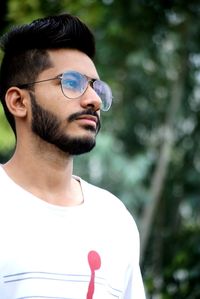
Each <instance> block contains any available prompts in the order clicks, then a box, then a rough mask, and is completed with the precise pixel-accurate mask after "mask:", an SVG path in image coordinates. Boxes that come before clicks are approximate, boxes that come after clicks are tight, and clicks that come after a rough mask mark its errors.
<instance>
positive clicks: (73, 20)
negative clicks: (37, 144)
mask: <svg viewBox="0 0 200 299" xmlns="http://www.w3.org/2000/svg"><path fill="white" fill-rule="evenodd" d="M0 46H1V49H2V50H3V51H4V57H3V59H2V63H1V68H0V98H1V102H2V105H3V108H4V111H5V115H6V117H7V120H8V122H9V124H10V126H11V128H12V129H13V131H14V133H15V134H16V129H15V120H14V117H13V115H12V114H11V113H10V112H9V110H8V108H7V105H6V103H5V94H6V91H7V89H8V88H9V87H11V86H17V85H18V84H21V83H27V82H32V81H34V80H35V79H36V77H37V76H38V75H39V73H40V72H42V71H43V70H45V69H48V68H49V67H51V61H50V59H49V55H48V52H47V51H48V50H52V49H63V48H64V49H77V50H79V51H81V52H83V53H85V54H86V55H88V56H89V57H90V58H91V59H93V58H94V55H95V40H94V36H93V34H92V32H91V31H90V29H89V28H88V27H87V26H86V25H85V24H84V23H83V22H82V21H81V20H80V19H79V18H78V17H76V16H72V15H70V14H67V13H65V14H61V15H56V16H49V17H45V18H41V19H37V20H35V21H33V22H32V23H30V24H25V25H21V26H16V27H14V28H12V29H11V30H10V31H9V32H8V33H6V34H4V35H3V36H2V38H1V40H0Z"/></svg>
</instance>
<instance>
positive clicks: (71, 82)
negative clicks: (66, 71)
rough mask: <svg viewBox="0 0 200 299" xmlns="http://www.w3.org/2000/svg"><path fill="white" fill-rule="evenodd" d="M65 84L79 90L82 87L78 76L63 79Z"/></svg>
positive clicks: (66, 86)
mask: <svg viewBox="0 0 200 299" xmlns="http://www.w3.org/2000/svg"><path fill="white" fill-rule="evenodd" d="M63 86H64V88H66V89H76V90H79V89H80V83H79V82H78V80H77V79H76V78H71V79H70V78H66V79H64V80H63Z"/></svg>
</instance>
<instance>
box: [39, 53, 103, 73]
mask: <svg viewBox="0 0 200 299" xmlns="http://www.w3.org/2000/svg"><path fill="white" fill-rule="evenodd" d="M48 53H49V57H50V60H51V63H52V67H51V68H49V69H47V70H45V71H44V72H42V73H41V74H40V75H42V76H44V75H47V73H48V75H52V76H55V75H58V74H61V73H63V72H64V71H68V70H74V71H78V72H80V73H82V74H85V75H87V76H88V77H91V78H99V76H98V73H97V70H96V67H95V65H94V63H93V61H92V60H91V59H90V57H89V56H87V55H86V54H85V53H83V52H80V51H78V50H73V49H58V50H57V49H56V50H49V51H48ZM44 73H46V74H44Z"/></svg>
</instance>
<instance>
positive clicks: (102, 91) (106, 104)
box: [93, 80, 112, 111]
mask: <svg viewBox="0 0 200 299" xmlns="http://www.w3.org/2000/svg"><path fill="white" fill-rule="evenodd" d="M93 88H94V90H95V92H96V93H97V94H98V96H99V97H100V98H101V101H102V105H101V109H102V110H103V111H108V110H109V109H110V107H111V104H112V91H111V89H110V87H109V86H108V85H107V84H106V83H105V82H103V81H101V80H95V81H94V82H93Z"/></svg>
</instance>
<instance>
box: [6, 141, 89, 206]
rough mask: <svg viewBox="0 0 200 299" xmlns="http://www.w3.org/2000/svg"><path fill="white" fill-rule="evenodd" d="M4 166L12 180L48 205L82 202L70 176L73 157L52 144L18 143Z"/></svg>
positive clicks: (76, 182)
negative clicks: (30, 146) (21, 144)
mask: <svg viewBox="0 0 200 299" xmlns="http://www.w3.org/2000/svg"><path fill="white" fill-rule="evenodd" d="M4 169H5V171H6V172H7V174H8V175H9V176H10V177H11V179H12V180H13V181H15V183H17V184H18V185H20V186H21V187H22V188H24V189H25V190H27V191H28V192H30V193H32V194H33V195H35V196H37V197H38V198H40V199H42V200H45V201H47V202H49V203H51V204H55V205H61V206H73V205H78V204H81V203H82V201H83V198H82V192H81V188H80V184H79V182H78V181H76V180H75V179H74V178H73V176H72V172H73V158H72V157H71V156H68V155H67V154H65V153H62V152H61V151H60V150H58V149H56V148H55V147H54V146H53V145H49V148H48V146H47V147H45V150H44V149H42V148H41V147H40V148H37V150H36V149H34V148H33V147H32V148H29V149H26V148H24V146H17V147H16V150H15V153H14V155H13V157H12V158H11V159H10V160H9V161H8V162H7V163H6V164H5V165H4Z"/></svg>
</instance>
